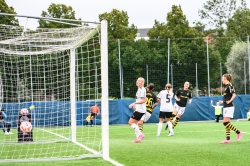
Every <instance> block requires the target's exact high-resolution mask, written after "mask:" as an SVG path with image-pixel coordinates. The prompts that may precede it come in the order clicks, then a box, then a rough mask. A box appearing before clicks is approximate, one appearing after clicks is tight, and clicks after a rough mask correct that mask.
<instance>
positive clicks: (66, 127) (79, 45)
mask: <svg viewBox="0 0 250 166" xmlns="http://www.w3.org/2000/svg"><path fill="white" fill-rule="evenodd" d="M72 50H74V52H72ZM72 53H74V54H75V55H74V56H75V64H76V66H75V80H73V81H75V84H76V86H75V91H76V96H75V98H76V103H75V104H76V117H75V121H76V126H75V127H76V133H75V134H76V141H73V142H72V132H74V131H72V125H71V124H72V121H71V112H72V110H71V104H74V103H71V102H70V91H71V90H72V89H71V88H70V80H71V81H72V78H71V75H72V73H71V72H72V71H71V68H70V64H71V62H70V57H71V56H72ZM0 64H1V68H0V100H1V101H0V102H1V105H2V108H4V113H5V114H6V115H7V118H5V119H4V120H0V123H1V126H0V127H1V129H2V130H3V131H5V133H4V132H3V133H2V134H0V144H1V147H0V154H1V155H0V161H1V162H5V161H15V160H30V159H34V160H36V159H38V160H40V159H48V158H49V159H50V160H51V159H53V158H54V159H59V158H63V159H67V158H79V157H86V156H91V155H97V156H99V155H100V152H101V150H102V149H101V128H100V124H101V117H100V115H99V116H97V117H95V118H94V119H93V127H91V126H92V125H91V124H92V123H91V121H90V122H89V125H88V126H84V125H85V124H86V118H87V116H88V115H89V112H90V107H91V106H92V105H94V104H96V103H97V104H100V100H99V98H100V97H101V95H100V93H101V86H100V83H101V76H100V75H101V74H100V73H101V70H100V26H99V25H98V26H84V27H78V28H67V29H37V30H35V31H32V30H28V31H24V30H23V28H22V27H14V26H8V25H0ZM33 107H34V108H33ZM22 108H28V111H29V113H28V114H27V115H20V110H21V109H22ZM20 117H27V118H28V119H29V121H30V122H31V123H32V127H33V129H32V140H24V139H20V137H21V138H24V137H25V136H24V135H25V134H27V133H21V135H20V131H19V125H20V124H19V122H20ZM8 124H11V130H10V132H7V131H8ZM73 127H74V126H73ZM11 133H13V134H11ZM79 147H80V148H79Z"/></svg>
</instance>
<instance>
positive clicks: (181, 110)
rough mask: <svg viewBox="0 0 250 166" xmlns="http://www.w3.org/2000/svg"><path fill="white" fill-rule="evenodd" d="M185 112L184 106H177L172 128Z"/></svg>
mask: <svg viewBox="0 0 250 166" xmlns="http://www.w3.org/2000/svg"><path fill="white" fill-rule="evenodd" d="M184 112H185V107H178V110H177V116H176V118H175V120H174V122H173V128H175V127H176V126H177V125H178V123H179V119H180V118H181V116H182V115H183V114H184Z"/></svg>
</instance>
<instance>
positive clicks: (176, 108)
mask: <svg viewBox="0 0 250 166" xmlns="http://www.w3.org/2000/svg"><path fill="white" fill-rule="evenodd" d="M185 108H186V107H180V106H178V105H177V104H176V103H174V110H177V115H178V114H180V115H182V114H184V112H185Z"/></svg>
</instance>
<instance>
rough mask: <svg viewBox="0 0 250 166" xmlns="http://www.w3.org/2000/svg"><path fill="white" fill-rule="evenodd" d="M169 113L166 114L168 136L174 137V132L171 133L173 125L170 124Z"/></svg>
mask: <svg viewBox="0 0 250 166" xmlns="http://www.w3.org/2000/svg"><path fill="white" fill-rule="evenodd" d="M171 115H172V113H171V112H166V122H167V124H168V127H169V134H168V136H173V135H174V131H173V124H172V122H171Z"/></svg>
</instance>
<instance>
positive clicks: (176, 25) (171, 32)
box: [148, 5, 198, 39]
mask: <svg viewBox="0 0 250 166" xmlns="http://www.w3.org/2000/svg"><path fill="white" fill-rule="evenodd" d="M166 20H167V23H160V22H158V21H156V20H155V24H154V26H153V28H152V29H150V30H149V32H148V36H149V38H150V39H167V38H193V37H196V36H197V35H198V34H197V31H196V30H195V29H194V28H191V27H189V22H188V21H187V19H186V16H185V15H184V14H183V11H182V9H181V6H176V5H173V6H172V11H171V12H169V13H168V14H167V18H166Z"/></svg>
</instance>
